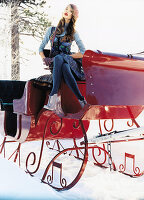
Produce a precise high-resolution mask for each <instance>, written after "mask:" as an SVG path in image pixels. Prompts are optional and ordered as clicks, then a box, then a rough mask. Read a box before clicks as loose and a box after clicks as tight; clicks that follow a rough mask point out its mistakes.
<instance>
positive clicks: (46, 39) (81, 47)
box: [39, 25, 86, 54]
mask: <svg viewBox="0 0 144 200" xmlns="http://www.w3.org/2000/svg"><path fill="white" fill-rule="evenodd" d="M66 28H67V25H66V26H65V29H64V32H63V33H62V34H61V35H57V37H63V36H64V35H65V34H66ZM51 29H52V27H49V28H48V30H47V32H46V34H45V37H44V39H43V40H42V42H41V44H40V47H39V52H42V51H43V50H44V48H45V46H46V44H47V43H48V42H49V40H50V36H51ZM55 40H56V38H55ZM55 40H54V41H55ZM74 41H75V42H76V44H77V46H78V48H79V51H80V53H82V54H84V52H85V50H86V49H85V47H84V44H83V42H82V40H81V39H80V37H79V34H78V32H75V33H74ZM71 44H72V42H70V45H71Z"/></svg>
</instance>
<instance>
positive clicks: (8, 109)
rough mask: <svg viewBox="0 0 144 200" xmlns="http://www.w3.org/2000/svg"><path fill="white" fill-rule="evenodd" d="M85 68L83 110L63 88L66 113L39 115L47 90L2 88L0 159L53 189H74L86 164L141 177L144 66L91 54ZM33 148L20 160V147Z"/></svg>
mask: <svg viewBox="0 0 144 200" xmlns="http://www.w3.org/2000/svg"><path fill="white" fill-rule="evenodd" d="M83 68H84V71H85V75H86V81H78V86H79V89H80V91H81V93H82V94H83V96H85V98H86V100H87V102H88V104H87V105H86V106H85V107H84V108H83V109H81V107H80V105H79V102H78V100H77V98H76V97H75V96H74V94H73V93H72V92H71V90H70V89H69V88H68V87H67V85H66V84H65V83H64V82H62V84H61V88H60V90H59V97H60V99H61V101H60V102H59V103H60V106H61V108H62V110H63V113H61V112H60V113H59V112H53V111H49V110H46V109H44V108H43V105H44V104H46V103H47V101H48V96H49V92H50V91H42V90H40V89H37V88H35V87H34V86H33V81H32V80H31V81H28V82H26V83H25V82H22V81H0V91H1V92H0V94H1V97H0V98H1V111H0V120H1V123H0V127H1V132H2V133H3V135H4V140H3V142H2V144H1V149H0V153H1V154H2V153H3V154H4V156H5V157H8V159H11V158H12V157H14V161H15V162H16V161H17V160H18V161H19V165H21V162H23V163H25V170H26V171H27V172H28V173H29V174H30V175H32V176H33V175H37V174H38V176H39V177H41V180H42V182H44V183H46V184H48V185H50V186H51V187H53V188H55V189H57V190H65V189H70V188H71V187H73V186H74V185H75V184H76V183H77V182H78V181H79V179H80V178H81V176H82V174H83V172H84V169H85V167H86V164H87V161H88V160H89V161H92V162H93V163H94V165H95V166H101V167H110V169H113V170H118V171H120V172H122V173H124V174H127V175H130V176H133V177H139V176H141V175H143V173H144V169H143V161H142V160H143V156H142V155H141V156H140V155H139V153H140V152H139V151H140V150H138V148H137V147H138V145H139V146H141V148H142V146H143V145H141V144H142V143H143V138H144V135H143V134H144V127H143V118H144V116H143V109H144V103H143V101H144V59H142V58H137V57H133V58H129V57H128V56H126V55H118V54H109V53H101V52H94V51H90V50H88V51H86V52H85V54H84V57H83ZM10 136H11V137H10ZM37 141H41V143H38V144H39V145H40V149H39V150H38V151H37V150H36V151H37V152H34V150H32V151H31V152H28V153H27V155H26V156H25V161H21V160H22V159H24V158H23V157H24V156H23V155H22V154H23V153H22V151H25V149H26V147H25V144H27V143H29V145H31V144H32V142H37ZM13 143H14V144H15V143H18V146H17V147H16V148H15V150H13V151H12V152H11V153H10V154H9V155H8V156H6V151H7V144H13ZM50 151H51V152H50Z"/></svg>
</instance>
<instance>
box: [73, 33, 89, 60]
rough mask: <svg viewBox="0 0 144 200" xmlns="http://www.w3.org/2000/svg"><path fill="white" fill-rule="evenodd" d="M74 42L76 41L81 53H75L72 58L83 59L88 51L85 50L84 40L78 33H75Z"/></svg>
mask: <svg viewBox="0 0 144 200" xmlns="http://www.w3.org/2000/svg"><path fill="white" fill-rule="evenodd" d="M74 40H75V42H76V44H77V46H78V48H79V50H80V52H78V53H74V54H72V55H71V56H72V57H73V58H82V57H83V54H84V52H85V50H86V49H85V46H84V44H83V42H82V40H81V39H80V37H79V34H78V33H77V32H75V34H74Z"/></svg>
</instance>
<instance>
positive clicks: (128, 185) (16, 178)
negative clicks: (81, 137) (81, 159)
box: [0, 157, 144, 200]
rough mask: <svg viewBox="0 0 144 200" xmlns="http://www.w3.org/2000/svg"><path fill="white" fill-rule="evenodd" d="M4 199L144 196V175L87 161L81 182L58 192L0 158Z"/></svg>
mask: <svg viewBox="0 0 144 200" xmlns="http://www.w3.org/2000/svg"><path fill="white" fill-rule="evenodd" d="M0 166H1V170H0V199H36V200H37V199H38V200H43V199H44V200H45V199H57V200H58V199H65V200H66V199H68V200H74V199H86V200H88V199H89V200H94V199H96V200H116V199H121V200H125V199H131V200H136V199H143V198H144V190H143V181H144V180H143V178H137V179H136V178H135V179H134V178H131V177H129V176H125V175H123V174H120V173H118V172H115V171H111V172H110V170H109V169H102V168H99V167H94V166H93V165H92V164H91V163H88V164H87V167H86V170H85V172H84V175H83V176H82V178H81V179H80V181H79V182H78V184H77V185H76V186H75V187H73V188H72V189H71V190H69V191H62V192H57V191H55V190H54V189H52V188H51V187H49V186H47V185H45V184H43V183H41V182H40V181H39V180H38V179H37V178H34V177H31V176H30V175H28V174H26V173H25V172H24V171H23V170H22V169H21V168H19V167H18V166H17V165H16V164H15V163H12V162H10V161H8V160H6V159H4V158H2V157H0Z"/></svg>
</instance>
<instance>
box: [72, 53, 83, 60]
mask: <svg viewBox="0 0 144 200" xmlns="http://www.w3.org/2000/svg"><path fill="white" fill-rule="evenodd" d="M70 56H71V57H72V58H74V59H76V58H82V57H83V54H82V53H80V52H79V53H74V54H71V55H70Z"/></svg>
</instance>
